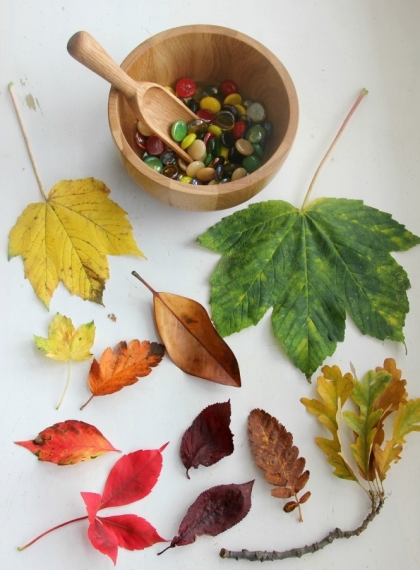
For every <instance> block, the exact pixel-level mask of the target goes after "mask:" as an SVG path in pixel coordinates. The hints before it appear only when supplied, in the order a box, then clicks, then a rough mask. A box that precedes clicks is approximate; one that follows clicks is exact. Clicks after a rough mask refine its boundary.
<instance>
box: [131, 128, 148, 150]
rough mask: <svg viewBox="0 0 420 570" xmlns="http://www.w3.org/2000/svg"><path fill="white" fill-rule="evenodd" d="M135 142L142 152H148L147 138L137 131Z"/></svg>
mask: <svg viewBox="0 0 420 570" xmlns="http://www.w3.org/2000/svg"><path fill="white" fill-rule="evenodd" d="M134 140H135V142H136V145H137V146H138V147H139V149H140V150H146V143H147V137H145V136H144V135H142V134H141V133H140V132H139V131H136V134H135V135H134Z"/></svg>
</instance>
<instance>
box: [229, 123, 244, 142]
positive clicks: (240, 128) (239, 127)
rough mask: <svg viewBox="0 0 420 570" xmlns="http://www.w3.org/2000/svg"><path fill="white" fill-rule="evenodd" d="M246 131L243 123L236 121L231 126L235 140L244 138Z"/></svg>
mask: <svg viewBox="0 0 420 570" xmlns="http://www.w3.org/2000/svg"><path fill="white" fill-rule="evenodd" d="M245 131H246V123H245V121H236V123H235V124H234V126H233V129H232V134H233V136H234V138H235V139H240V138H242V137H243V136H244V134H245Z"/></svg>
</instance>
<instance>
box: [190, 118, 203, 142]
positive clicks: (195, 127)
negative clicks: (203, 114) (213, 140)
mask: <svg viewBox="0 0 420 570" xmlns="http://www.w3.org/2000/svg"><path fill="white" fill-rule="evenodd" d="M187 132H188V134H191V133H194V134H195V135H197V138H202V137H203V136H204V135H205V133H206V132H207V123H206V121H205V120H204V119H196V120H195V121H191V123H188V126H187Z"/></svg>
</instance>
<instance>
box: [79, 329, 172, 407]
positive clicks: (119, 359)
mask: <svg viewBox="0 0 420 570" xmlns="http://www.w3.org/2000/svg"><path fill="white" fill-rule="evenodd" d="M164 354H165V347H164V346H163V344H160V343H158V342H149V341H147V340H144V341H142V342H140V341H139V340H132V341H131V342H129V343H128V344H127V343H126V342H125V341H121V342H120V343H118V344H117V346H116V347H115V348H114V350H112V349H111V348H107V349H106V350H105V351H104V352H103V354H102V356H101V361H100V362H98V361H97V360H96V359H93V362H92V366H91V368H90V372H89V378H88V385H89V389H90V391H91V392H92V396H91V397H90V398H89V400H88V401H87V402H86V403H85V404H84V405H83V406H82V407H81V408H80V409H83V408H84V407H85V406H86V405H87V404H88V403H89V402H90V401H91V400H92V398H93V397H94V396H106V395H107V394H114V392H118V391H119V390H122V389H123V388H124V387H125V386H131V385H132V384H135V383H136V382H137V380H138V378H139V377H141V376H147V375H148V374H150V372H151V371H152V368H153V367H155V366H157V365H158V364H159V363H160V361H161V360H162V358H163V355H164Z"/></svg>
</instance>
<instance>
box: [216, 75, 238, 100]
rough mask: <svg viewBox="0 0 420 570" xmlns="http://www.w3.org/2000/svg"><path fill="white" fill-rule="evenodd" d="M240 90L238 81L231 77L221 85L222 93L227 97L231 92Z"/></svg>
mask: <svg viewBox="0 0 420 570" xmlns="http://www.w3.org/2000/svg"><path fill="white" fill-rule="evenodd" d="M237 92H238V86H237V85H236V83H235V82H234V81H232V80H231V79H226V80H225V81H223V83H222V84H221V85H220V93H221V94H222V95H224V96H225V97H227V96H228V95H230V94H231V93H237Z"/></svg>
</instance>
